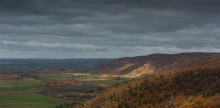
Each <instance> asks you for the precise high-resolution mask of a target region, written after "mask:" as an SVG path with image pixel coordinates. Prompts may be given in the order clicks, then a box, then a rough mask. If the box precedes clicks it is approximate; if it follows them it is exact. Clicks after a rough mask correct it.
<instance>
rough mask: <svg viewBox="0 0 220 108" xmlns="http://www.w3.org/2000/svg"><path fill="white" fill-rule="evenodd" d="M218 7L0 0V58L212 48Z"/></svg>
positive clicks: (213, 3) (170, 0)
mask: <svg viewBox="0 0 220 108" xmlns="http://www.w3.org/2000/svg"><path fill="white" fill-rule="evenodd" d="M219 7H220V1H219V0H62V1H61V0H19V1H18V0H1V1H0V13H1V14H0V45H1V46H0V58H1V57H25V56H24V54H26V57H59V58H66V57H95V58H97V57H122V56H135V55H143V54H150V53H176V52H184V51H214V52H217V51H219V49H220V47H219V46H220V36H219V34H220V21H219V19H220V8H219ZM12 52H13V53H12ZM27 52H28V53H27ZM39 52H40V53H39ZM9 53H10V54H9ZM48 55H50V56H48ZM51 55H53V56H51Z"/></svg>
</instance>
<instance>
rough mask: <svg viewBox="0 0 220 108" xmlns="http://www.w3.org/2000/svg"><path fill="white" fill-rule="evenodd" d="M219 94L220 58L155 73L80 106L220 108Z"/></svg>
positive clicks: (94, 107)
mask: <svg viewBox="0 0 220 108" xmlns="http://www.w3.org/2000/svg"><path fill="white" fill-rule="evenodd" d="M203 57H204V56H203ZM203 60H205V59H202V60H200V61H203ZM197 61H198V60H197ZM181 65H182V64H181ZM219 93H220V59H219V58H216V59H212V60H209V62H204V63H201V65H199V66H190V67H189V68H184V69H183V68H179V69H178V68H176V69H175V71H173V72H164V73H154V74H151V75H148V76H146V77H143V78H139V79H136V80H133V81H130V82H127V83H124V84H120V85H118V86H117V87H114V88H111V89H109V90H108V91H107V92H106V93H103V94H100V95H99V96H97V97H96V98H95V99H93V100H91V101H88V102H87V103H86V104H84V105H83V106H77V107H79V108H220V101H219V100H220V94H219Z"/></svg>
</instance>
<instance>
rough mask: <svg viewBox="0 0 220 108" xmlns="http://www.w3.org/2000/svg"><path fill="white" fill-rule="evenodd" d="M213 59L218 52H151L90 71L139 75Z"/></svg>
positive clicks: (115, 61)
mask: <svg viewBox="0 0 220 108" xmlns="http://www.w3.org/2000/svg"><path fill="white" fill-rule="evenodd" d="M215 59H220V53H180V54H152V55H147V56H138V57H126V58H120V59H116V60H113V61H111V62H108V63H105V64H102V65H100V66H98V67H95V68H93V69H92V72H93V73H95V74H107V75H109V76H114V75H120V76H124V77H139V76H141V75H144V74H151V73H154V72H170V71H173V70H175V69H177V68H178V69H180V68H187V67H191V66H200V65H203V64H204V63H209V62H210V61H212V60H215Z"/></svg>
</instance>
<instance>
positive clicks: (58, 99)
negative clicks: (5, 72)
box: [0, 73, 123, 108]
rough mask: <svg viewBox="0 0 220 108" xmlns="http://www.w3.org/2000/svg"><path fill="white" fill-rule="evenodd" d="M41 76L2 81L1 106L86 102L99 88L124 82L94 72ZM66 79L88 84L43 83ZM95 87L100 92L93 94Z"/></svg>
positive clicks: (41, 107)
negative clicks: (92, 73)
mask: <svg viewBox="0 0 220 108" xmlns="http://www.w3.org/2000/svg"><path fill="white" fill-rule="evenodd" d="M37 76H38V77H37V78H36V79H22V80H12V79H9V80H0V108H30V107H31V108H55V107H57V106H59V105H61V104H65V103H73V102H80V103H82V102H83V101H86V100H88V99H91V98H92V97H93V96H95V95H96V94H97V93H99V92H100V91H98V92H97V91H96V89H97V87H99V88H100V87H102V88H103V87H105V86H112V85H115V84H117V83H120V82H123V80H116V79H106V78H98V77H97V76H96V75H90V74H85V75H78V76H75V75H73V74H72V73H54V74H52V73H50V74H48V73H40V74H37ZM62 80H76V81H80V82H83V83H84V84H86V85H85V86H84V85H82V86H72V87H65V86H64V87H61V88H60V87H59V88H56V87H55V88H50V87H42V86H41V85H40V84H41V83H42V82H52V81H62ZM87 85H88V86H87ZM103 85H104V86H103ZM78 87H79V88H80V90H79V88H78ZM91 90H92V91H96V92H94V93H91ZM102 90H104V88H103V89H102ZM72 95H73V96H74V97H72ZM81 95H83V96H81ZM62 96H63V97H62ZM64 97H65V98H64ZM58 108H59V107H58Z"/></svg>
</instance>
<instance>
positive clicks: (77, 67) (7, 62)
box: [0, 58, 112, 73]
mask: <svg viewBox="0 0 220 108" xmlns="http://www.w3.org/2000/svg"><path fill="white" fill-rule="evenodd" d="M111 60H112V59H80V58H73V59H0V73H1V72H3V73H11V72H12V73H14V72H39V71H42V70H45V69H46V71H49V70H50V71H57V72H61V71H63V70H68V72H74V71H79V72H81V71H87V70H89V69H91V68H92V67H96V66H98V65H100V64H103V63H106V62H109V61H111Z"/></svg>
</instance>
